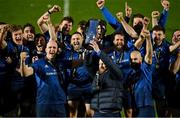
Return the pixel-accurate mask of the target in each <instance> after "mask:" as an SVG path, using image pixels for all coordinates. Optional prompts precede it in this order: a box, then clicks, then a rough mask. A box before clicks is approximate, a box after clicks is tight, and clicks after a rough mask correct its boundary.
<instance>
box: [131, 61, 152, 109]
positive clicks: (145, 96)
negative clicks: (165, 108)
mask: <svg viewBox="0 0 180 118" xmlns="http://www.w3.org/2000/svg"><path fill="white" fill-rule="evenodd" d="M134 75H135V76H134ZM136 75H137V76H136ZM129 76H130V81H135V83H134V84H133V88H132V93H133V95H134V97H135V103H136V106H137V107H145V106H153V105H154V103H153V98H152V65H149V64H147V63H145V62H143V63H142V64H141V68H140V70H139V71H134V70H133V71H132V72H131V73H129Z"/></svg>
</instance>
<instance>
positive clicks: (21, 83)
mask: <svg viewBox="0 0 180 118" xmlns="http://www.w3.org/2000/svg"><path fill="white" fill-rule="evenodd" d="M5 52H6V55H8V56H9V57H10V58H11V59H12V66H11V68H10V71H11V74H10V78H11V80H12V89H13V91H18V90H20V89H22V88H23V87H25V86H26V85H28V79H23V78H22V77H21V75H20V73H19V72H17V71H16V69H19V68H20V53H21V52H27V55H28V54H29V49H28V48H27V47H25V46H24V45H16V44H14V43H13V42H11V41H10V42H8V43H7V47H6V48H5ZM29 61H30V59H29V58H27V59H26V64H29Z"/></svg>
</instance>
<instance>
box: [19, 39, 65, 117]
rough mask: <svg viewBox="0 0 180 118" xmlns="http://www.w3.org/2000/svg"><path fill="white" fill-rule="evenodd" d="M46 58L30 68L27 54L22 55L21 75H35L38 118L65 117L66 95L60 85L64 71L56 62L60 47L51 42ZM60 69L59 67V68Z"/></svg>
mask: <svg viewBox="0 0 180 118" xmlns="http://www.w3.org/2000/svg"><path fill="white" fill-rule="evenodd" d="M45 51H46V57H45V58H42V59H39V60H37V61H35V62H34V63H33V64H32V65H31V66H30V67H28V66H27V65H25V60H26V57H27V56H26V53H25V52H22V53H21V69H22V71H21V75H22V76H26V77H27V76H30V75H32V74H35V79H36V83H37V96H36V113H37V116H38V117H47V116H48V117H49V116H50V117H57V116H60V117H65V116H66V111H65V107H64V104H65V101H66V95H65V93H64V90H63V88H62V86H61V84H60V80H61V79H64V78H62V77H64V76H62V69H61V68H57V65H60V64H59V63H58V62H55V57H56V54H57V52H58V45H57V43H56V42H55V41H53V40H50V41H49V42H48V43H47V46H46V49H45ZM58 67H59V66H58Z"/></svg>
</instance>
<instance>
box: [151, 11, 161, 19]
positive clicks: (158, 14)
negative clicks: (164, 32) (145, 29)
mask: <svg viewBox="0 0 180 118" xmlns="http://www.w3.org/2000/svg"><path fill="white" fill-rule="evenodd" d="M159 16H160V13H159V11H153V12H152V13H151V17H152V18H157V17H159Z"/></svg>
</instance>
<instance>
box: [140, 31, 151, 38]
mask: <svg viewBox="0 0 180 118" xmlns="http://www.w3.org/2000/svg"><path fill="white" fill-rule="evenodd" d="M140 36H141V38H149V37H150V32H149V31H148V30H147V29H143V30H142V31H141V34H140Z"/></svg>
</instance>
